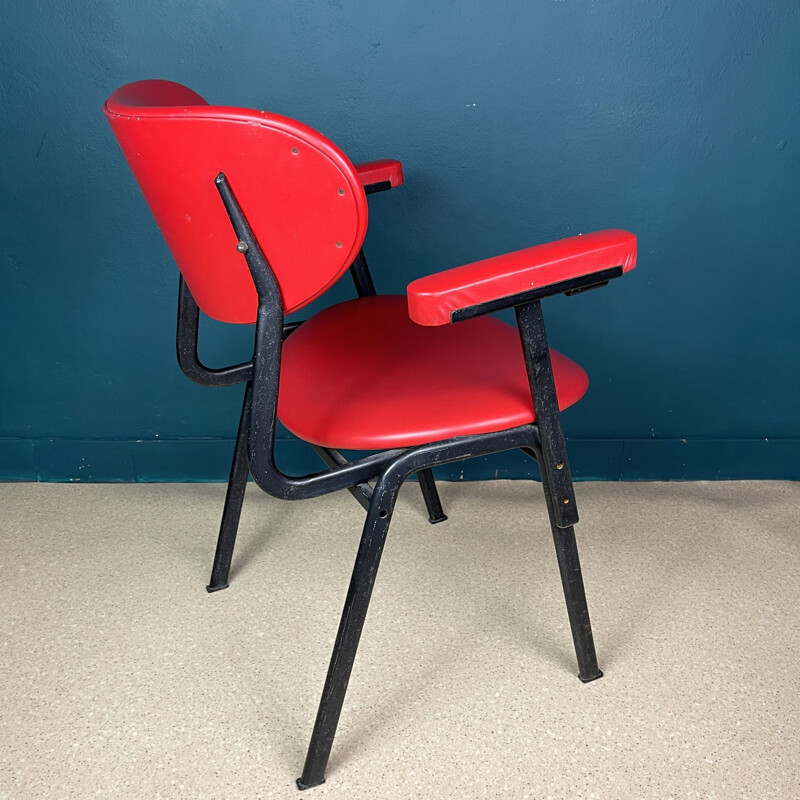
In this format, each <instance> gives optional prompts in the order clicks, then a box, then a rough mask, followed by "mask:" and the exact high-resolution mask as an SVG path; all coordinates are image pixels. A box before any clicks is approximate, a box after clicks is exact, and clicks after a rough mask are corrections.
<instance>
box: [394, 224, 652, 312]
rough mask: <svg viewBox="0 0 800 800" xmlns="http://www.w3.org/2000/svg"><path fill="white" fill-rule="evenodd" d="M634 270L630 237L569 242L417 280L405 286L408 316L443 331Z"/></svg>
mask: <svg viewBox="0 0 800 800" xmlns="http://www.w3.org/2000/svg"><path fill="white" fill-rule="evenodd" d="M635 266H636V237H635V236H634V235H633V234H632V233H628V232H627V231H619V230H606V231H598V232H596V233H589V234H586V235H585V236H572V237H570V238H569V239H561V240H560V241H557V242H549V243H548V244H542V245H538V246H536V247H528V248H526V249H524V250H517V251H515V252H513V253H506V254H505V255H501V256H495V257H494V258H488V259H486V260H484V261H476V262H475V263H473V264H467V265H465V266H462V267H456V268H455V269H449V270H445V271H444V272H439V273H437V274H435V275H428V276H427V277H425V278H418V279H417V280H415V281H413V282H412V283H410V284H409V286H408V312H409V315H410V317H411V319H413V320H414V321H415V322H417V323H419V324H420V325H446V324H448V323H450V322H457V321H458V320H461V319H467V318H469V317H474V316H478V315H479V314H485V313H489V312H492V311H499V310H500V309H502V308H510V307H512V306H517V305H520V304H521V303H524V302H528V301H530V300H535V299H539V298H541V297H546V296H548V295H551V294H560V293H561V292H569V293H573V292H576V291H583V290H586V289H589V288H592V287H594V286H598V285H602V284H604V283H607V282H608V281H609V280H610V279H611V278H615V277H617V276H618V275H621V274H622V273H623V272H627V271H628V270H631V269H633V268H634V267H635Z"/></svg>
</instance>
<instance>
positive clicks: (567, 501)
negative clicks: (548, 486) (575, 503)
mask: <svg viewBox="0 0 800 800" xmlns="http://www.w3.org/2000/svg"><path fill="white" fill-rule="evenodd" d="M564 505H565V506H568V505H569V497H565V498H564Z"/></svg>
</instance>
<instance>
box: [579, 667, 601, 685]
mask: <svg viewBox="0 0 800 800" xmlns="http://www.w3.org/2000/svg"><path fill="white" fill-rule="evenodd" d="M578 677H579V678H580V679H581V683H591V682H592V681H596V680H597V679H598V678H602V677H603V671H602V670H600V669H599V670H597V675H592V676H591V677H589V678H583V677H581V676H580V675H578Z"/></svg>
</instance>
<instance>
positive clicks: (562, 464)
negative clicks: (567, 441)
mask: <svg viewBox="0 0 800 800" xmlns="http://www.w3.org/2000/svg"><path fill="white" fill-rule="evenodd" d="M556 469H564V463H563V462H562V461H559V462H558V464H556Z"/></svg>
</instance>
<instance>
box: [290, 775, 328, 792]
mask: <svg viewBox="0 0 800 800" xmlns="http://www.w3.org/2000/svg"><path fill="white" fill-rule="evenodd" d="M296 783H297V788H298V789H299V790H300V791H301V792H302V791H305V790H306V789H313V788H314V787H315V786H321V785H322V784H323V783H325V778H323V779H322V780H321V781H317V782H316V783H303V779H302V778H298V779H297V781H296Z"/></svg>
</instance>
